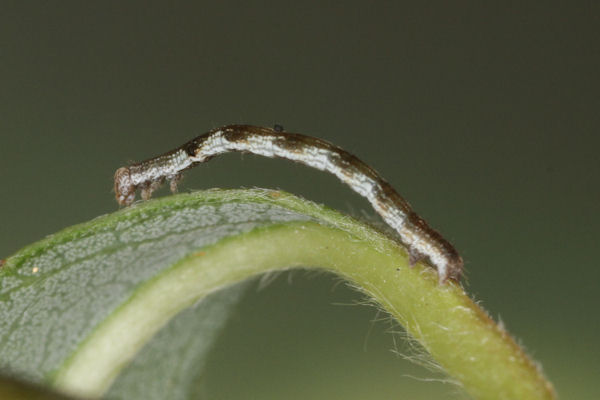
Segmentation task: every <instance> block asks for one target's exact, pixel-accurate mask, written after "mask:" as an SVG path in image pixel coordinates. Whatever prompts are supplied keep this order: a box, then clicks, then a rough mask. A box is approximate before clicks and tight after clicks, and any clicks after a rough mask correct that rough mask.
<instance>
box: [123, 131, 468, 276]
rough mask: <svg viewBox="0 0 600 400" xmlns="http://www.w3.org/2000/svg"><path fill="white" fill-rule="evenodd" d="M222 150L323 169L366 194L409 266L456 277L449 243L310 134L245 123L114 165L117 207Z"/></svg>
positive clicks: (361, 168)
mask: <svg viewBox="0 0 600 400" xmlns="http://www.w3.org/2000/svg"><path fill="white" fill-rule="evenodd" d="M228 152H245V153H252V154H257V155H261V156H265V157H278V158H284V159H288V160H292V161H296V162H299V163H301V164H304V165H308V166H310V167H313V168H316V169H319V170H322V171H328V172H331V173H332V174H334V175H335V176H337V177H338V178H339V179H340V180H341V181H342V182H344V183H346V184H347V185H348V186H350V188H352V190H354V191H355V192H357V193H358V194H360V195H361V196H364V197H366V198H367V200H368V201H369V202H370V203H371V205H372V206H373V208H374V209H375V211H377V213H378V214H379V215H381V217H382V218H383V220H384V221H385V222H386V223H387V224H388V225H389V226H390V227H392V228H393V229H394V230H395V231H396V232H397V234H398V236H399V239H400V242H401V243H402V244H404V245H405V246H406V247H407V248H408V251H409V258H410V264H411V265H414V264H415V263H416V262H418V261H420V260H425V261H427V262H428V263H429V264H430V265H431V266H433V267H434V268H436V269H437V271H438V276H439V281H440V283H444V282H446V280H448V279H453V280H456V281H458V280H460V277H461V275H462V269H463V260H462V258H461V257H460V255H459V254H458V252H457V251H456V250H455V249H454V247H453V246H452V245H451V244H450V242H448V241H447V240H446V239H444V238H443V237H442V236H441V235H440V234H439V233H438V232H437V231H436V230H434V229H432V228H431V227H429V225H428V224H427V223H426V222H425V220H423V219H422V218H421V217H419V216H418V215H417V214H416V213H415V212H414V211H413V210H412V208H411V207H410V205H409V204H408V202H407V201H406V200H404V199H403V198H402V197H401V196H400V195H399V194H398V193H397V192H396V191H395V190H394V189H393V188H392V186H391V185H390V184H389V183H388V182H387V181H385V180H384V179H383V178H382V177H381V176H380V175H379V174H378V173H377V172H376V171H375V170H374V169H373V168H371V167H370V166H368V165H367V164H365V163H364V162H362V161H361V160H359V159H358V158H357V157H355V156H354V155H352V154H350V153H348V152H347V151H345V150H343V149H341V148H339V147H337V146H335V145H333V144H331V143H329V142H327V141H325V140H322V139H318V138H314V137H311V136H306V135H301V134H297V133H288V132H284V131H283V129H282V128H281V127H280V126H278V125H276V126H275V128H274V129H271V128H262V127H257V126H250V125H228V126H224V127H222V128H218V129H214V130H212V131H210V132H208V133H206V134H204V135H201V136H198V137H197V138H195V139H192V140H191V141H189V142H187V143H186V144H184V145H182V146H180V147H178V148H177V149H175V150H172V151H169V152H168V153H165V154H163V155H160V156H158V157H155V158H152V159H149V160H146V161H143V162H140V163H137V164H132V165H129V166H127V167H122V168H119V169H118V170H117V171H116V173H115V195H116V199H117V202H118V203H119V204H121V205H129V204H131V203H132V202H133V201H134V200H135V192H136V190H137V189H141V193H142V198H143V199H144V200H147V199H149V198H150V196H151V195H152V192H153V191H154V190H156V189H157V188H158V187H160V185H161V184H163V183H164V181H165V180H170V181H171V190H172V191H173V192H175V191H176V190H177V182H178V181H179V180H180V179H181V173H182V171H184V170H186V169H188V168H191V167H193V166H195V165H197V164H199V163H203V162H206V161H208V160H210V159H211V158H212V157H214V156H217V155H219V154H223V153H228Z"/></svg>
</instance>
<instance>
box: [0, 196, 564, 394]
mask: <svg viewBox="0 0 600 400" xmlns="http://www.w3.org/2000/svg"><path fill="white" fill-rule="evenodd" d="M294 267H304V268H320V269H324V270H327V271H331V272H334V273H336V274H338V275H340V276H342V277H344V278H345V279H347V280H349V281H350V282H351V283H352V284H353V285H355V286H356V287H358V288H359V290H361V291H363V292H364V293H365V294H366V295H368V296H369V297H370V298H372V299H373V300H374V301H376V302H377V303H378V304H379V305H380V306H381V307H382V308H383V309H384V310H386V311H387V312H389V313H390V314H391V315H392V316H393V317H394V318H396V319H397V320H398V321H399V322H400V323H401V324H402V325H403V326H404V327H405V328H406V330H407V332H408V333H409V334H411V335H412V336H413V337H414V338H415V339H416V340H417V341H418V342H419V343H420V345H421V346H422V347H423V348H424V349H426V350H427V351H428V352H429V353H430V354H431V356H432V357H433V359H435V361H436V362H437V363H439V365H440V366H441V367H443V368H444V369H445V370H446V371H447V372H448V374H449V375H450V376H451V377H452V378H453V379H455V380H457V381H458V382H459V384H460V385H461V386H462V387H463V388H464V389H465V390H466V391H467V392H468V393H470V394H471V395H472V396H473V397H475V398H480V399H516V398H519V399H551V398H554V392H553V390H552V386H551V385H550V384H549V383H548V382H547V381H546V380H545V379H544V377H543V376H542V374H541V373H540V371H539V370H538V368H536V366H535V365H534V363H532V361H531V360H530V359H529V358H528V357H527V356H526V355H525V354H524V353H523V351H522V350H521V349H520V348H519V347H518V346H517V345H516V344H515V343H514V341H513V340H512V339H511V337H510V336H509V335H508V334H507V333H506V332H505V331H503V330H502V329H501V328H500V327H498V326H497V325H496V324H495V323H493V321H491V320H490V318H489V317H488V316H487V314H486V313H485V312H483V311H482V310H481V309H480V308H479V307H478V306H477V305H475V304H474V303H473V302H472V301H471V300H470V299H469V298H468V297H467V296H466V294H465V293H464V291H463V289H462V288H461V287H460V286H459V285H456V284H447V285H444V286H440V285H438V283H437V277H436V273H435V271H433V270H432V269H431V268H430V267H427V266H422V265H418V266H417V267H416V268H409V267H408V256H407V254H406V251H405V249H404V248H403V247H401V246H399V245H398V244H397V243H396V242H395V241H394V240H391V239H389V238H388V237H386V236H385V235H383V234H381V233H379V232H377V231H375V230H373V229H372V228H370V227H368V226H365V225H364V224H361V223H359V222H357V221H355V220H353V219H351V218H349V217H346V216H343V215H341V214H339V213H337V212H335V211H332V210H329V209H327V208H325V207H322V206H318V205H316V204H314V203H311V202H309V201H306V200H302V199H299V198H297V197H294V196H292V195H289V194H286V193H283V192H279V191H269V190H262V189H254V190H229V191H225V190H210V191H204V192H197V193H193V194H181V195H176V196H170V197H166V198H162V199H158V200H153V201H148V202H145V203H137V204H135V205H134V206H132V207H129V208H127V209H123V210H120V211H118V212H115V213H113V214H111V215H107V216H103V217H99V218H97V219H95V220H92V221H90V222H88V223H84V224H81V225H78V226H74V227H71V228H68V229H66V230H64V231H62V232H59V233H57V234H55V235H52V236H50V237H48V238H46V239H44V240H42V241H40V242H38V243H35V244H33V245H31V246H29V247H26V248H25V249H23V250H21V251H20V252H18V253H17V254H15V255H14V256H13V257H10V258H9V259H7V262H6V264H5V265H4V267H3V268H2V269H1V270H0V360H1V363H2V367H3V368H5V369H7V370H9V371H10V372H11V373H12V374H17V375H19V376H20V377H22V378H25V379H27V380H29V381H32V382H38V383H46V384H48V385H50V386H52V387H54V388H57V389H60V390H61V391H64V392H66V393H71V394H76V395H82V396H86V397H98V396H102V395H105V394H106V395H107V396H108V397H109V398H128V399H132V398H144V399H154V398H156V399H162V398H166V397H168V398H173V399H186V398H190V396H191V395H192V394H193V393H195V394H197V392H196V390H198V382H199V381H201V375H202V368H203V365H204V360H205V358H206V354H207V352H208V351H209V350H210V345H211V343H212V341H213V339H214V338H215V337H216V336H217V335H218V332H219V329H220V328H221V327H222V326H223V324H224V322H225V321H226V316H227V314H228V313H229V309H230V308H231V307H232V306H233V305H235V303H236V302H237V301H238V299H239V297H240V293H242V292H243V290H244V287H245V286H246V284H244V283H243V282H244V281H245V280H247V278H249V277H252V276H257V275H258V274H262V273H265V272H269V271H278V270H284V269H289V268H294ZM223 288H227V290H220V289H223ZM175 335H176V337H177V340H173V339H172V338H173V337H174V336H175ZM167 395H168V396H167Z"/></svg>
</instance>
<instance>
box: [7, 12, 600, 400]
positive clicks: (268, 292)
mask: <svg viewBox="0 0 600 400" xmlns="http://www.w3.org/2000/svg"><path fill="white" fill-rule="evenodd" d="M484 3H485V4H484ZM532 3H535V2H532ZM565 4H566V3H565ZM565 4H563V5H551V4H550V3H540V2H538V3H537V5H527V4H523V3H521V2H517V3H513V4H509V3H506V4H504V3H502V4H500V3H499V2H498V3H495V4H492V3H491V2H482V3H478V2H415V3H413V4H410V3H401V2H378V3H369V2H350V1H346V2H314V3H312V4H308V3H305V2H287V3H282V2H271V3H263V2H261V3H250V2H169V3H168V4H167V2H128V3H127V4H120V2H67V1H63V2H13V1H3V2H2V5H1V6H0V79H1V83H2V85H1V89H0V177H1V178H2V186H1V189H0V193H1V195H0V206H1V208H0V209H1V214H0V256H1V257H5V256H8V255H10V254H12V253H14V252H15V251H16V250H18V249H19V248H21V247H22V246H24V245H26V244H28V243H31V242H33V241H36V240H38V239H40V238H42V237H44V236H45V235H47V234H50V233H53V232H55V231H57V230H59V229H61V228H63V227H66V226H69V225H72V224H75V223H78V222H83V221H86V220H89V219H92V218H94V217H96V216H98V215H101V214H105V213H110V212H112V211H114V210H116V209H117V205H116V203H115V201H114V197H113V193H112V191H111V190H112V187H111V185H112V174H113V172H114V170H115V169H116V168H117V167H119V166H121V165H123V164H125V163H127V162H128V161H130V160H140V159H144V158H148V157H151V156H154V155H156V154H157V153H161V152H163V151H165V150H168V149H171V148H173V147H177V146H179V145H180V144H182V143H183V142H185V141H187V140H189V139H191V138H192V137H194V136H196V135H199V134H201V133H203V132H205V131H207V130H209V129H211V128H214V127H218V126H220V125H224V124H230V123H250V124H258V125H267V126H270V125H273V124H274V123H279V124H282V125H283V126H284V127H285V128H286V130H288V131H293V132H301V133H305V134H310V135H314V136H319V137H322V138H324V139H327V140H330V141H332V142H334V143H336V144H338V145H340V146H341V147H343V148H345V149H347V150H349V151H351V152H353V153H355V154H357V155H358V156H359V157H361V158H362V159H363V160H365V161H366V162H368V163H370V164H371V165H373V166H374V167H375V168H376V169H377V170H378V171H379V172H380V173H381V174H382V175H383V176H384V177H385V178H386V179H388V180H389V181H390V182H391V183H392V184H393V185H394V186H395V187H396V188H397V189H398V190H399V191H400V193H402V194H403V195H404V196H405V197H406V198H407V199H408V200H409V201H410V202H411V204H412V205H413V206H414V208H415V209H416V210H417V211H418V212H419V213H420V214H421V215H422V216H424V217H425V218H426V219H427V220H428V221H429V222H430V223H431V225H432V226H434V227H436V228H437V229H439V230H440V231H442V232H443V233H444V235H445V236H446V237H447V238H449V239H450V240H451V241H452V242H453V243H454V244H455V245H456V247H457V248H458V249H459V250H460V251H461V253H462V254H463V256H464V258H465V260H466V268H467V271H468V272H467V276H468V282H467V286H468V291H469V292H470V293H471V294H472V296H473V297H474V298H475V299H477V300H478V301H480V302H481V304H482V305H483V306H484V307H485V308H486V309H487V310H489V311H490V313H491V314H492V315H493V316H494V317H496V318H501V319H502V321H504V323H505V325H506V326H507V328H508V329H509V331H510V332H511V333H513V334H514V335H515V336H516V338H518V340H519V342H521V343H522V344H523V345H524V346H525V347H526V348H527V350H528V351H529V353H530V354H532V355H533V356H534V358H535V359H537V360H539V361H540V362H541V363H542V364H543V367H544V370H545V372H546V373H547V375H548V376H549V377H550V379H551V380H552V381H553V382H554V384H555V385H556V387H557V390H558V392H559V394H560V395H561V398H563V399H575V398H577V399H596V398H598V396H600V382H599V380H598V375H599V373H600V368H599V363H600V345H598V342H597V340H598V333H599V328H600V313H599V312H598V305H599V304H600V291H599V290H598V282H599V280H600V269H599V268H598V264H597V261H596V258H595V257H596V255H597V254H598V250H599V244H600V243H599V242H600V241H599V238H600V235H599V234H598V231H599V230H600V207H599V204H600V189H599V187H598V182H599V179H598V178H599V177H600V162H599V157H598V147H599V145H600V140H599V139H598V137H597V136H598V132H599V128H600V112H599V110H600V107H599V106H600V101H599V100H600V85H599V79H598V71H599V67H600V46H599V40H598V39H599V38H600V35H599V34H600V18H599V15H600V7H599V6H598V3H596V2H573V3H569V4H568V5H565ZM240 158H242V159H243V160H240ZM253 186H258V187H267V188H281V189H284V190H287V191H289V192H292V193H295V194H298V195H301V196H303V197H306V198H309V199H311V200H314V201H317V202H320V203H325V204H327V205H329V206H331V207H334V208H337V209H339V210H342V211H344V212H346V213H350V214H352V215H355V216H358V217H361V218H367V219H373V218H374V217H373V215H374V213H373V211H372V210H371V208H370V207H369V205H368V203H366V202H365V201H363V200H362V199H360V198H359V197H358V195H355V194H354V193H352V192H351V191H350V190H349V189H348V188H346V187H344V186H343V185H342V184H340V183H338V182H337V181H336V179H335V178H333V177H331V176H328V175H326V174H324V173H321V172H317V171H313V170H310V169H308V168H306V167H302V166H298V165H294V164H291V163H288V162H285V161H280V160H269V159H261V158H258V157H254V156H243V157H240V156H239V155H227V156H224V157H222V158H220V159H216V160H214V161H212V162H211V163H209V164H207V165H204V166H202V167H201V168H198V169H196V170H193V171H190V172H189V173H188V174H187V176H186V179H185V181H184V183H183V185H182V190H186V191H188V190H196V189H205V188H212V187H227V188H237V187H253ZM166 193H167V192H166V191H164V190H163V191H162V192H161V193H160V194H159V195H163V194H166ZM292 277H293V279H291V283H290V282H289V280H288V279H287V276H284V277H282V278H280V279H278V280H276V281H275V282H274V283H273V284H271V285H270V286H268V287H267V288H265V289H263V290H260V291H258V290H257V291H253V292H251V293H249V294H248V295H247V296H246V297H245V298H244V300H243V302H242V304H241V305H240V307H239V309H238V310H237V312H236V313H235V315H234V316H233V317H232V319H231V321H230V323H229V324H228V325H227V329H226V331H225V332H224V333H223V335H222V337H221V338H220V339H219V342H218V344H217V347H216V348H215V349H214V351H213V353H212V354H211V358H210V360H209V368H208V372H207V374H206V377H205V378H206V382H207V391H208V394H209V396H208V397H209V398H215V399H242V398H243V399H248V398H260V399H271V398H272V399H275V398H288V399H305V398H329V399H364V398H406V399H430V398H446V397H448V398H450V397H452V396H453V393H454V392H455V390H454V388H453V387H452V386H449V385H445V384H442V383H432V382H425V381H422V380H419V379H414V378H412V377H417V378H428V377H431V374H430V373H429V372H427V370H425V369H423V368H421V367H418V366H414V365H413V364H410V363H408V362H406V361H404V360H402V359H401V358H400V357H398V356H396V355H394V354H393V353H392V351H391V350H393V349H394V348H395V347H396V345H395V344H394V339H396V341H397V340H398V339H399V338H398V337H394V336H392V335H391V334H389V333H386V331H387V330H388V329H389V328H390V324H389V323H388V322H385V321H379V322H372V321H373V320H375V319H377V317H378V316H377V314H376V310H375V309H373V308H368V307H361V306H355V305H353V304H354V303H355V302H356V301H358V300H360V296H358V295H356V294H355V293H353V292H352V291H351V290H350V289H348V288H346V287H344V286H343V285H335V280H334V279H333V278H331V277H328V276H326V275H325V276H324V275H320V276H312V277H310V276H307V275H306V274H305V273H301V272H296V273H293V275H292ZM379 317H381V316H379ZM398 347H399V350H401V351H403V350H406V349H405V348H404V346H402V344H399V345H398ZM407 375H409V376H411V377H407Z"/></svg>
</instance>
